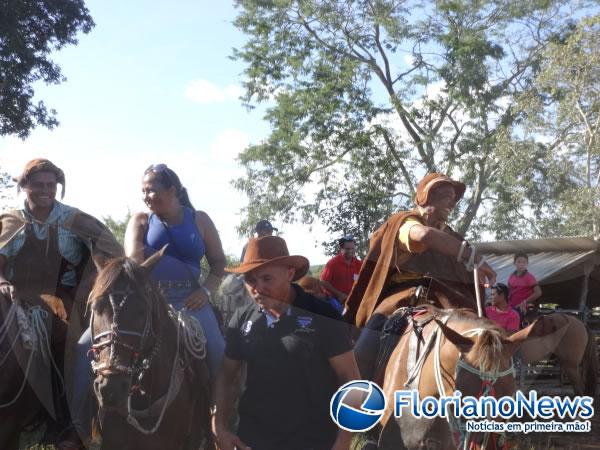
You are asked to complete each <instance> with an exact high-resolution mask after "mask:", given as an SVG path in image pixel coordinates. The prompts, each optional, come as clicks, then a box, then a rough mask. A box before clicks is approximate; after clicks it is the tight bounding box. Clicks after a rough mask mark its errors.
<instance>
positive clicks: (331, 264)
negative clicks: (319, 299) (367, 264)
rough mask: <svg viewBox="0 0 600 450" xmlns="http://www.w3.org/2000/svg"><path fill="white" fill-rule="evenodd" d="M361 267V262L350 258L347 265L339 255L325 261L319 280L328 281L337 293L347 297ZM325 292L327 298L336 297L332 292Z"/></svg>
mask: <svg viewBox="0 0 600 450" xmlns="http://www.w3.org/2000/svg"><path fill="white" fill-rule="evenodd" d="M361 265H362V262H361V261H360V259H358V258H352V261H351V262H350V264H348V263H347V262H346V259H345V258H344V255H342V254H341V253H339V254H337V255H336V256H334V257H333V258H331V259H330V260H329V261H327V264H326V265H325V268H324V269H323V272H322V273H321V280H323V281H328V282H329V283H331V285H332V286H333V287H334V288H336V289H337V290H338V291H342V292H343V293H344V294H346V295H348V294H349V293H350V291H351V290H352V285H353V284H354V281H355V280H356V279H357V278H358V272H360V266H361ZM325 291H326V292H327V294H328V295H329V296H331V297H336V295H335V294H334V293H333V292H329V291H327V290H325Z"/></svg>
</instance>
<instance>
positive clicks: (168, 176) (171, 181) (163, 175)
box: [144, 164, 195, 210]
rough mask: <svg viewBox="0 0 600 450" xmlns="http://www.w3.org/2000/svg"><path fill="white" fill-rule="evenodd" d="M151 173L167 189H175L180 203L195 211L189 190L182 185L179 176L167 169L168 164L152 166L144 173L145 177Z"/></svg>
mask: <svg viewBox="0 0 600 450" xmlns="http://www.w3.org/2000/svg"><path fill="white" fill-rule="evenodd" d="M149 173H153V174H154V176H155V177H156V179H157V181H158V182H159V183H160V184H161V185H162V186H163V187H164V188H165V189H169V188H170V187H172V186H174V187H175V193H176V194H177V198H178V199H179V203H181V204H182V205H183V206H185V207H187V208H190V209H192V210H195V209H194V206H193V205H192V202H191V201H190V197H189V195H188V192H187V189H186V188H185V187H183V185H182V184H181V180H180V179H179V177H178V176H177V174H176V173H175V172H174V171H173V169H170V168H169V167H167V165H166V164H152V165H151V166H150V167H148V168H147V169H146V170H145V171H144V175H147V174H149Z"/></svg>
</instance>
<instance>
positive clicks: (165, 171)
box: [144, 163, 173, 183]
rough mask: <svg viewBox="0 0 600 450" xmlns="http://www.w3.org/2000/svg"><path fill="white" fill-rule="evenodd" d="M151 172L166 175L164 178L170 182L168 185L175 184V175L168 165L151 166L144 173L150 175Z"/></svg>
mask: <svg viewBox="0 0 600 450" xmlns="http://www.w3.org/2000/svg"><path fill="white" fill-rule="evenodd" d="M149 172H153V173H160V174H164V176H165V177H166V179H167V180H168V183H173V177H172V175H171V174H172V173H173V171H172V170H171V169H169V168H168V167H167V165H166V164H162V163H161V164H151V165H149V166H148V168H147V169H146V170H145V171H144V173H149Z"/></svg>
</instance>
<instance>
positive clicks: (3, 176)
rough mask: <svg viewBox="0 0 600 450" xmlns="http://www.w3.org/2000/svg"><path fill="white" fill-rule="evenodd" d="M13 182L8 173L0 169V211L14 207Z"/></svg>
mask: <svg viewBox="0 0 600 450" xmlns="http://www.w3.org/2000/svg"><path fill="white" fill-rule="evenodd" d="M15 203H16V198H15V182H14V180H13V178H12V176H11V175H10V174H8V173H7V172H4V171H2V170H1V169H0V212H2V211H5V210H7V209H10V208H14V207H15Z"/></svg>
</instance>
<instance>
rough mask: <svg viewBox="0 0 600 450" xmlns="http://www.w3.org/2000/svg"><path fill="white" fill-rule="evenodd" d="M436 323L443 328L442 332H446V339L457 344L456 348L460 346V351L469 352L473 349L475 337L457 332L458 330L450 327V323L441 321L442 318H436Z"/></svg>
mask: <svg viewBox="0 0 600 450" xmlns="http://www.w3.org/2000/svg"><path fill="white" fill-rule="evenodd" d="M435 323H437V324H438V326H439V327H440V329H441V330H442V333H444V336H446V339H448V340H449V341H450V342H452V343H453V344H454V345H455V346H456V348H458V351H459V352H461V353H469V352H470V351H471V349H472V348H473V346H474V345H475V341H474V340H473V339H471V338H469V337H467V336H463V335H462V334H460V333H457V332H456V331H454V330H453V329H452V328H450V327H449V326H448V325H446V324H445V323H443V322H441V321H440V320H437V319H435Z"/></svg>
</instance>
